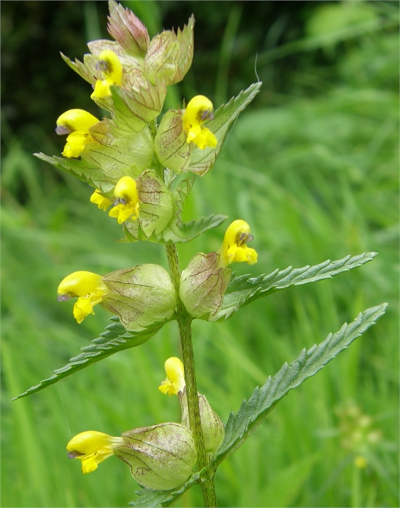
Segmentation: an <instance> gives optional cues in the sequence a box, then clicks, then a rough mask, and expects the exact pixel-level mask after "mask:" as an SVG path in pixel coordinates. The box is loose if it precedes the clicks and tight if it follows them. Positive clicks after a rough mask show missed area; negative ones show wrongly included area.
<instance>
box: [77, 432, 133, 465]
mask: <svg viewBox="0 0 400 508" xmlns="http://www.w3.org/2000/svg"><path fill="white" fill-rule="evenodd" d="M123 444H124V440H123V438H122V437H113V436H109V435H108V434H104V433H103V432H97V431H95V430H89V431H87V432H81V433H80V434H77V435H76V436H74V437H73V438H72V439H71V441H70V442H69V443H68V444H67V451H68V458H70V459H79V460H81V461H82V473H84V474H86V473H91V472H92V471H94V470H95V469H97V467H98V464H100V462H103V460H106V459H108V457H111V455H113V454H114V448H116V447H118V446H120V445H123Z"/></svg>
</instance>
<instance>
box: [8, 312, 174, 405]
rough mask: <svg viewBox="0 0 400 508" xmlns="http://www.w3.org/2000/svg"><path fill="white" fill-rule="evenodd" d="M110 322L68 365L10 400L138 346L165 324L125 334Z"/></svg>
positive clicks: (117, 321)
mask: <svg viewBox="0 0 400 508" xmlns="http://www.w3.org/2000/svg"><path fill="white" fill-rule="evenodd" d="M111 321H113V323H112V324H110V325H108V326H107V328H106V329H105V331H104V332H103V333H101V334H100V337H99V338H97V339H94V340H92V344H91V345H90V346H85V347H83V348H82V349H81V351H82V353H81V354H79V355H78V356H75V357H73V358H71V359H70V361H69V363H67V365H65V366H64V367H62V368H61V369H56V370H55V371H54V374H53V375H52V376H51V377H49V378H47V379H44V380H43V381H41V382H40V383H39V384H38V385H36V386H32V387H31V388H28V390H26V391H25V392H24V393H21V394H20V395H17V396H16V397H14V398H13V399H12V400H16V399H20V398H21V397H25V396H27V395H30V394H32V393H35V392H38V391H40V390H43V388H47V387H48V386H50V385H52V384H54V383H57V382H58V381H60V379H63V378H65V377H67V376H70V375H71V374H74V373H75V372H78V370H82V369H85V368H86V367H89V366H90V365H93V364H94V363H96V362H99V361H100V360H103V359H104V358H107V357H108V356H111V355H113V354H115V353H118V352H119V351H123V350H124V349H130V348H132V347H136V346H140V345H141V344H143V343H144V342H146V341H148V340H149V339H150V338H151V337H153V335H155V334H156V333H157V332H158V330H159V329H160V328H162V326H163V325H164V324H165V322H163V323H155V324H153V325H152V326H149V327H148V328H146V329H145V330H143V331H142V332H127V331H126V330H125V328H124V327H123V326H122V324H121V323H120V321H119V319H118V318H117V317H112V318H111Z"/></svg>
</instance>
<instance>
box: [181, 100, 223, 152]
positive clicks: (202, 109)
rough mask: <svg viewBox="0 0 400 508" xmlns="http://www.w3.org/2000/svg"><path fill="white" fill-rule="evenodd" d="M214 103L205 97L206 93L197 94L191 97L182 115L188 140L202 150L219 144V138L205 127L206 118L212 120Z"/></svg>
mask: <svg viewBox="0 0 400 508" xmlns="http://www.w3.org/2000/svg"><path fill="white" fill-rule="evenodd" d="M213 118H214V115H213V105H212V102H211V101H210V100H209V99H207V97H204V95H196V97H193V99H191V100H190V101H189V103H188V105H187V107H186V109H185V112H184V113H183V116H182V121H183V130H184V131H185V132H186V135H187V136H186V142H187V143H190V142H193V143H194V144H195V145H197V146H198V147H199V148H200V149H201V150H204V148H206V147H208V146H210V147H215V146H217V142H218V141H217V138H216V137H215V135H214V134H213V133H212V132H211V131H210V129H207V127H203V125H202V124H203V122H204V121H205V120H212V119H213Z"/></svg>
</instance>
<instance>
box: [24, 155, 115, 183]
mask: <svg viewBox="0 0 400 508" xmlns="http://www.w3.org/2000/svg"><path fill="white" fill-rule="evenodd" d="M33 155H34V156H35V157H37V158H38V159H41V160H42V161H45V162H48V163H49V164H51V165H53V166H55V167H56V168H58V169H61V170H62V171H65V172H67V173H70V174H71V175H73V176H76V177H77V178H79V179H80V180H82V181H84V182H86V183H88V184H89V185H91V186H92V187H95V188H97V189H102V190H104V191H105V192H107V191H108V190H110V189H111V188H112V187H113V186H114V185H115V179H114V178H113V177H108V176H107V175H105V174H104V173H103V171H102V170H101V169H100V168H99V167H97V166H95V165H93V164H92V163H90V162H86V161H83V160H78V159H67V158H64V157H57V156H54V157H50V156H48V155H45V154H44V153H41V152H39V153H34V154H33ZM107 184H108V186H107Z"/></svg>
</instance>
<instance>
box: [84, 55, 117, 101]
mask: <svg viewBox="0 0 400 508" xmlns="http://www.w3.org/2000/svg"><path fill="white" fill-rule="evenodd" d="M98 68H99V69H100V71H101V72H102V74H103V77H104V79H98V80H97V81H96V84H95V86H94V92H93V93H92V95H91V96H90V97H91V98H92V99H94V98H98V99H103V98H104V97H109V96H110V95H111V90H110V86H112V85H117V86H121V82H122V64H121V62H120V61H119V58H118V57H117V55H116V54H115V53H114V51H111V50H109V49H106V50H104V51H102V52H101V53H100V54H99V63H98Z"/></svg>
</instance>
